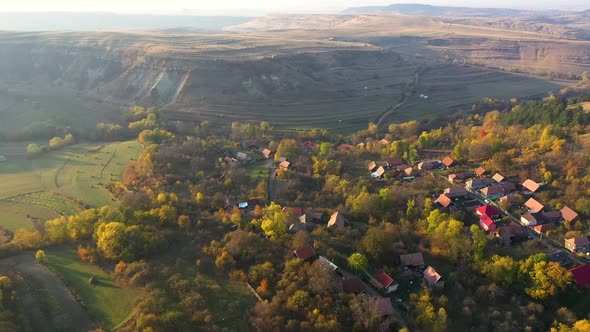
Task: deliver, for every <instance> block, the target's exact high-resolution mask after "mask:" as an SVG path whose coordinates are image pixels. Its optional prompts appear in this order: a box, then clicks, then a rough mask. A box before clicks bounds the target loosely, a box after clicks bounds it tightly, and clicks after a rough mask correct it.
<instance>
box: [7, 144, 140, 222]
mask: <svg viewBox="0 0 590 332" xmlns="http://www.w3.org/2000/svg"><path fill="white" fill-rule="evenodd" d="M3 148H4V147H0V155H2V154H3V150H2V149H3ZM9 149H10V148H6V150H9ZM140 151H141V145H140V144H139V143H137V142H135V141H130V142H121V143H110V144H105V145H96V144H95V145H88V144H77V145H73V146H69V147H66V148H64V149H61V150H58V151H52V152H49V153H46V154H42V155H40V156H36V157H33V158H28V157H26V156H25V155H23V156H18V155H15V154H14V152H16V151H14V150H13V151H12V152H13V154H12V155H13V156H14V157H9V158H8V159H7V161H4V162H2V163H0V227H3V228H6V229H8V230H10V231H15V230H17V229H18V228H25V229H31V228H32V227H33V225H34V222H37V221H45V220H49V219H53V218H56V217H57V216H59V215H71V214H74V213H76V212H78V211H80V210H81V209H83V208H84V207H85V206H90V207H98V206H103V205H107V204H111V203H112V200H111V199H112V197H111V195H110V193H109V192H108V191H107V190H106V189H104V188H103V184H104V183H106V182H108V181H110V180H121V179H122V174H123V172H124V170H125V167H126V166H127V164H129V162H130V161H131V160H132V159H135V158H137V156H138V155H139V153H140ZM6 155H7V156H10V154H8V153H7V154H6Z"/></svg>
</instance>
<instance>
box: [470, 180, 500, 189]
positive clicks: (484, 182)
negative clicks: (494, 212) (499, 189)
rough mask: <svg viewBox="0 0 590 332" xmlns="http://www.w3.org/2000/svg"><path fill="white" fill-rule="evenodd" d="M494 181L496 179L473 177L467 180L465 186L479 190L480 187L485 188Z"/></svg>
mask: <svg viewBox="0 0 590 332" xmlns="http://www.w3.org/2000/svg"><path fill="white" fill-rule="evenodd" d="M492 183H494V180H492V179H488V178H485V179H471V180H468V181H467V182H465V188H467V189H473V190H478V189H483V188H485V187H487V186H489V185H490V184H492Z"/></svg>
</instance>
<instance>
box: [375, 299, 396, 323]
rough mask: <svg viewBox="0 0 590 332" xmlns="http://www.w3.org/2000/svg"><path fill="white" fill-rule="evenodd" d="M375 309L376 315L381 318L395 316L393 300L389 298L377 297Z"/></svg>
mask: <svg viewBox="0 0 590 332" xmlns="http://www.w3.org/2000/svg"><path fill="white" fill-rule="evenodd" d="M374 305H375V309H377V310H376V313H375V314H376V315H378V317H380V318H382V319H383V318H386V317H389V316H393V314H394V311H393V305H392V304H391V300H390V299H389V298H388V297H375V304H374Z"/></svg>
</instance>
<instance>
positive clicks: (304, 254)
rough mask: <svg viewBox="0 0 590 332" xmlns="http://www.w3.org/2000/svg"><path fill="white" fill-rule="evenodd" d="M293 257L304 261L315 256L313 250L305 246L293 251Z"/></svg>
mask: <svg viewBox="0 0 590 332" xmlns="http://www.w3.org/2000/svg"><path fill="white" fill-rule="evenodd" d="M293 255H295V257H297V258H299V259H301V260H304V261H305V260H308V259H310V258H313V257H314V256H315V250H313V247H312V246H305V247H301V248H299V249H297V250H294V251H293Z"/></svg>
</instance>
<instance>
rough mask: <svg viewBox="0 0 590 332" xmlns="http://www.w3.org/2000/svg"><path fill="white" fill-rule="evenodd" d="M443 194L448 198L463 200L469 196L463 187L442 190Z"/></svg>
mask: <svg viewBox="0 0 590 332" xmlns="http://www.w3.org/2000/svg"><path fill="white" fill-rule="evenodd" d="M444 194H445V195H446V196H447V197H449V198H452V199H454V198H463V197H466V196H468V195H469V192H468V191H467V189H465V188H463V187H450V188H446V189H445V190H444Z"/></svg>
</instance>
